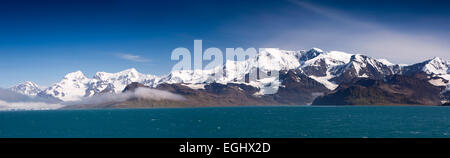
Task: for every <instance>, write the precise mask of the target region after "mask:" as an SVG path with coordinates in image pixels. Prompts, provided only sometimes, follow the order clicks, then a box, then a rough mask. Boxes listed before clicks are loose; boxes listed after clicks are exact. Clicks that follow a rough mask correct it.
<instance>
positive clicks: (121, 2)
mask: <svg viewBox="0 0 450 158" xmlns="http://www.w3.org/2000/svg"><path fill="white" fill-rule="evenodd" d="M449 4H450V2H447V1H433V0H426V1H425V0H423V1H414V0H410V1H404V0H398V1H392V0H364V1H361V0H314V1H301V0H273V1H269V0H253V1H243V0H222V1H220V0H217V1H210V0H172V1H170V0H155V1H144V0H142V1H137V0H136V1H133V0H64V1H62V0H2V1H0V74H1V75H2V77H0V87H9V86H12V85H15V84H18V83H20V82H23V81H28V80H30V81H34V82H36V83H38V84H40V85H45V86H48V85H50V84H52V83H54V82H57V81H59V80H60V79H61V78H62V77H63V76H64V75H65V74H67V73H69V72H73V71H77V70H82V71H83V72H84V73H85V74H86V75H87V76H88V77H91V76H92V75H93V74H94V73H95V72H97V71H106V72H118V71H121V70H124V69H128V68H132V67H134V68H137V69H138V70H139V71H140V72H142V73H147V74H154V75H162V74H166V73H168V72H169V71H170V70H171V68H172V66H173V65H174V64H175V62H173V61H170V53H171V51H172V50H173V49H175V48H177V47H186V48H189V49H192V47H193V40H194V39H202V40H203V45H204V48H206V47H211V46H214V47H218V48H221V49H224V48H227V47H244V48H247V47H256V48H260V47H274V48H280V49H295V50H298V49H309V48H312V47H318V48H321V49H324V50H328V51H329V50H339V51H346V52H349V53H359V54H366V55H369V56H373V57H376V58H387V59H389V60H391V61H392V62H394V63H407V64H409V63H414V62H419V61H423V60H425V59H429V58H432V57H434V56H439V57H442V58H444V59H450V55H449V54H450V53H449V52H450V42H449V37H450V29H449V28H450V20H449V19H450V10H449V9H448V6H449Z"/></svg>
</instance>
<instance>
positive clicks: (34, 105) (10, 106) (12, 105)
mask: <svg viewBox="0 0 450 158" xmlns="http://www.w3.org/2000/svg"><path fill="white" fill-rule="evenodd" d="M63 106H64V105H61V104H51V103H44V102H7V101H3V100H0V110H52V109H59V108H61V107H63Z"/></svg>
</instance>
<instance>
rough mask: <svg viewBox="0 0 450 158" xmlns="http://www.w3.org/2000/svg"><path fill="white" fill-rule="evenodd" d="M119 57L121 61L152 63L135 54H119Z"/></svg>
mask: <svg viewBox="0 0 450 158" xmlns="http://www.w3.org/2000/svg"><path fill="white" fill-rule="evenodd" d="M117 56H118V57H119V58H121V59H125V60H129V61H133V62H150V59H147V58H144V57H141V56H139V55H134V54H124V53H119V54H117Z"/></svg>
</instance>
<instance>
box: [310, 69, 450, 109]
mask: <svg viewBox="0 0 450 158" xmlns="http://www.w3.org/2000/svg"><path fill="white" fill-rule="evenodd" d="M441 90H442V89H441V88H439V87H436V86H433V85H431V84H430V83H428V82H426V81H423V80H420V79H417V78H412V77H408V76H402V75H394V76H389V77H386V78H385V79H382V80H374V79H356V80H354V81H352V82H349V83H345V84H341V85H340V86H339V88H337V89H336V90H335V91H333V92H332V93H330V94H328V95H325V96H322V97H319V98H317V99H316V100H315V101H314V102H313V105H441V99H440V97H439V95H440V92H441Z"/></svg>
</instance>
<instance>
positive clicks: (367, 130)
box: [0, 106, 450, 138]
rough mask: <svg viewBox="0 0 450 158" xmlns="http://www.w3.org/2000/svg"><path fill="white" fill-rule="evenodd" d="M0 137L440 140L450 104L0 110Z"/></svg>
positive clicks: (446, 130) (449, 121) (447, 133)
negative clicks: (445, 105)
mask: <svg viewBox="0 0 450 158" xmlns="http://www.w3.org/2000/svg"><path fill="white" fill-rule="evenodd" d="M0 137H1V138H55V137H56V138H435V137H438V138H441V137H450V107H391V106H386V107H369V106H345V107H310V106H295V107H223V108H174V109H102V110H52V111H2V112H0Z"/></svg>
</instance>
